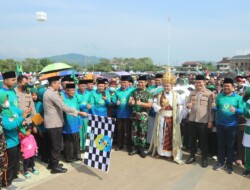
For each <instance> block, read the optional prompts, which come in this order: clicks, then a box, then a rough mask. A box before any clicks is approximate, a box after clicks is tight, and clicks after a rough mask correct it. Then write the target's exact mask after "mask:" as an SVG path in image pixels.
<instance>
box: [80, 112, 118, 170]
mask: <svg viewBox="0 0 250 190" xmlns="http://www.w3.org/2000/svg"><path fill="white" fill-rule="evenodd" d="M115 122H116V120H115V119H114V118H110V117H102V116H97V115H88V129H87V139H86V147H85V153H84V161H83V162H84V164H86V165H87V166H91V167H93V168H97V169H100V170H103V171H105V172H108V170H109V163H110V156H111V148H112V143H113V136H114V130H115Z"/></svg>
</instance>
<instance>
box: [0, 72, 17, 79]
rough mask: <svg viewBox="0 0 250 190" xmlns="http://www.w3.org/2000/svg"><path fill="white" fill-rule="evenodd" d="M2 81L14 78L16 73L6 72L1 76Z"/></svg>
mask: <svg viewBox="0 0 250 190" xmlns="http://www.w3.org/2000/svg"><path fill="white" fill-rule="evenodd" d="M2 76H3V79H9V78H16V73H15V72H14V71H8V72H5V73H3V74H2Z"/></svg>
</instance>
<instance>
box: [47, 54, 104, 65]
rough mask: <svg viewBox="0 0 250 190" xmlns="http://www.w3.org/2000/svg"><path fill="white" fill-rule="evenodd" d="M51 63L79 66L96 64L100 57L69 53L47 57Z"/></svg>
mask: <svg viewBox="0 0 250 190" xmlns="http://www.w3.org/2000/svg"><path fill="white" fill-rule="evenodd" d="M47 58H48V59H49V60H51V61H53V62H66V63H74V64H79V65H80V66H84V65H92V64H96V63H98V62H99V61H100V59H102V58H100V57H96V56H86V55H82V54H76V53H69V54H64V55H56V56H52V57H47Z"/></svg>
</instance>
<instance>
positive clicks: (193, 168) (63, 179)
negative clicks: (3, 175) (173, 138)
mask: <svg viewBox="0 0 250 190" xmlns="http://www.w3.org/2000/svg"><path fill="white" fill-rule="evenodd" d="M112 151H113V150H112ZM213 164H214V161H212V160H210V165H209V167H208V168H206V169H204V168H201V167H200V165H199V162H197V163H196V164H193V165H177V164H175V163H172V162H169V161H166V160H164V159H155V158H152V157H147V158H146V159H142V158H140V157H139V156H138V155H134V156H132V157H130V156H128V155H127V153H126V152H122V151H118V152H116V151H113V152H112V158H111V166H110V171H109V173H105V172H102V171H99V170H97V169H92V168H90V167H87V166H85V165H83V164H82V163H81V162H77V163H74V164H72V165H71V164H66V163H65V164H64V165H65V167H66V168H68V170H69V171H68V172H67V173H66V174H54V175H51V174H50V173H49V171H48V170H47V169H46V168H45V166H44V165H41V164H39V163H38V164H37V167H38V168H39V171H40V174H39V175H38V176H34V175H32V178H31V179H29V180H27V181H26V182H24V183H22V184H15V185H18V186H19V187H21V188H22V189H29V190H44V189H47V190H49V189H60V190H68V189H72V190H73V189H74V190H77V189H79V190H80V189H88V190H91V189H95V190H96V189H102V190H106V189H108V190H113V189H114V190H130V189H136V190H144V189H145V190H161V189H162V190H193V189H194V190H211V189H213V190H224V189H225V190H249V189H250V178H246V177H242V176H241V173H242V172H243V171H244V169H243V167H239V166H235V167H234V168H235V173H234V174H232V175H229V174H227V173H226V172H225V171H224V170H221V171H218V172H216V171H213V170H212V165H213Z"/></svg>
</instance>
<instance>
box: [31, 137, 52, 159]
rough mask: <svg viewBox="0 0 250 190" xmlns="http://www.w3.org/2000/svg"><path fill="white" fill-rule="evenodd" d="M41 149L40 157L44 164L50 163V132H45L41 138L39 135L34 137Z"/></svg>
mask: <svg viewBox="0 0 250 190" xmlns="http://www.w3.org/2000/svg"><path fill="white" fill-rule="evenodd" d="M34 136H35V138H36V142H37V146H38V149H39V156H41V160H42V161H43V162H48V161H49V159H50V143H49V135H48V132H43V135H42V136H41V135H40V134H39V133H38V134H35V135H34Z"/></svg>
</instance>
